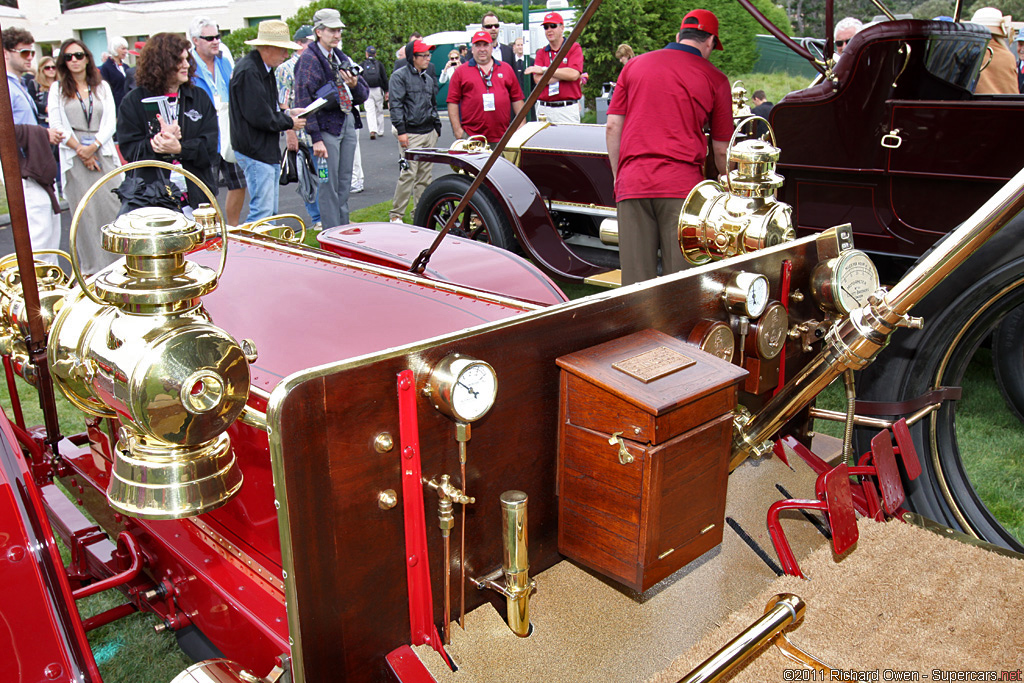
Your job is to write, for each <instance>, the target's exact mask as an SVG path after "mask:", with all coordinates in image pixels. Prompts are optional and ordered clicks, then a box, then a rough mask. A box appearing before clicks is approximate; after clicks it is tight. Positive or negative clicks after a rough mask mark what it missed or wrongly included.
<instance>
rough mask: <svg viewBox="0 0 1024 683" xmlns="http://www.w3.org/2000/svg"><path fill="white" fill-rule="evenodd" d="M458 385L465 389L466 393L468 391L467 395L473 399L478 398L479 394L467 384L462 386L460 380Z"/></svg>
mask: <svg viewBox="0 0 1024 683" xmlns="http://www.w3.org/2000/svg"><path fill="white" fill-rule="evenodd" d="M458 383H459V384H461V385H462V386H464V387H466V391H468V392H469V393H471V394H473V398H477V397H478V396H480V393H479V392H477V391H474V390H473V387H471V386H469V385H468V384H463V383H462V380H459V382H458Z"/></svg>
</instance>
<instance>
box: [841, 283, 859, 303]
mask: <svg viewBox="0 0 1024 683" xmlns="http://www.w3.org/2000/svg"><path fill="white" fill-rule="evenodd" d="M842 290H843V291H844V292H846V293H847V294H849V295H850V298H851V299H853V300H854V301H856V302H857V305H858V306H860V299H858V298H857V297H855V296H854V295H853V292H851V291H850V290H848V289H847V288H846V287H842Z"/></svg>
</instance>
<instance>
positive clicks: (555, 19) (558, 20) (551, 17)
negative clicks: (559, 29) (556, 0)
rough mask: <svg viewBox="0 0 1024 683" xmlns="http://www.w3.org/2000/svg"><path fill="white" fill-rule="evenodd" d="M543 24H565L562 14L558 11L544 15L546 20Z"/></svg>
mask: <svg viewBox="0 0 1024 683" xmlns="http://www.w3.org/2000/svg"><path fill="white" fill-rule="evenodd" d="M540 23H541V24H564V23H565V22H564V21H562V15H561V14H559V13H558V12H548V13H547V14H545V15H544V21H542V22H540Z"/></svg>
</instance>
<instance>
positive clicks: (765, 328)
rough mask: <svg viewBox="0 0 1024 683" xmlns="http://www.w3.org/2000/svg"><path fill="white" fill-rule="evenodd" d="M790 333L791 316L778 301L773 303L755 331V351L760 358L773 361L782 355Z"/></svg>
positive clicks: (758, 322)
mask: <svg viewBox="0 0 1024 683" xmlns="http://www.w3.org/2000/svg"><path fill="white" fill-rule="evenodd" d="M788 331H789V314H788V313H786V309H785V308H784V307H783V306H782V304H780V303H779V302H778V301H773V302H772V303H771V304H770V305H769V306H768V307H767V309H766V310H765V312H764V315H762V316H761V318H760V320H758V321H757V328H756V330H755V331H754V334H753V337H754V349H755V351H756V353H757V356H758V358H761V359H763V360H771V359H772V358H775V357H776V356H778V355H779V354H780V353H782V348H783V347H784V346H785V344H786V333H787V332H788Z"/></svg>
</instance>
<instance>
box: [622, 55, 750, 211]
mask: <svg viewBox="0 0 1024 683" xmlns="http://www.w3.org/2000/svg"><path fill="white" fill-rule="evenodd" d="M688 50H694V48H689V47H688V46H685V45H680V44H679V43H669V45H668V47H666V48H665V49H662V50H654V51H653V52H648V53H646V54H642V55H639V56H637V57H634V58H633V59H631V60H629V63H627V64H626V66H625V68H624V69H623V70H622V74H621V75H620V76H619V80H618V83H616V85H615V94H614V95H612V101H611V104H610V105H609V106H608V114H609V115H618V116H625V117H626V119H625V122H624V123H623V128H622V140H621V142H620V144H619V168H618V172H617V175H616V180H615V200H616V201H622V200H623V199H637V198H641V197H686V196H687V195H688V194H689V193H690V190H692V189H693V186H694V185H696V184H697V183H699V182H700V181H702V180H704V159H705V158H706V157H707V149H708V146H707V141H706V139H705V137H704V126H705V124H707V123H708V122H710V124H711V138H712V139H713V140H718V141H720V142H728V141H729V138H730V137H731V136H732V131H733V125H732V89H731V88H730V86H729V79H727V78H726V77H725V75H724V74H723V73H722V72H721V71H719V70H718V69H716V68H715V67H714V66H712V65H711V62H709V61H708V60H706V59H704V58H703V57H701V56H700V55H699V54H693V52H690V51H688Z"/></svg>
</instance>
